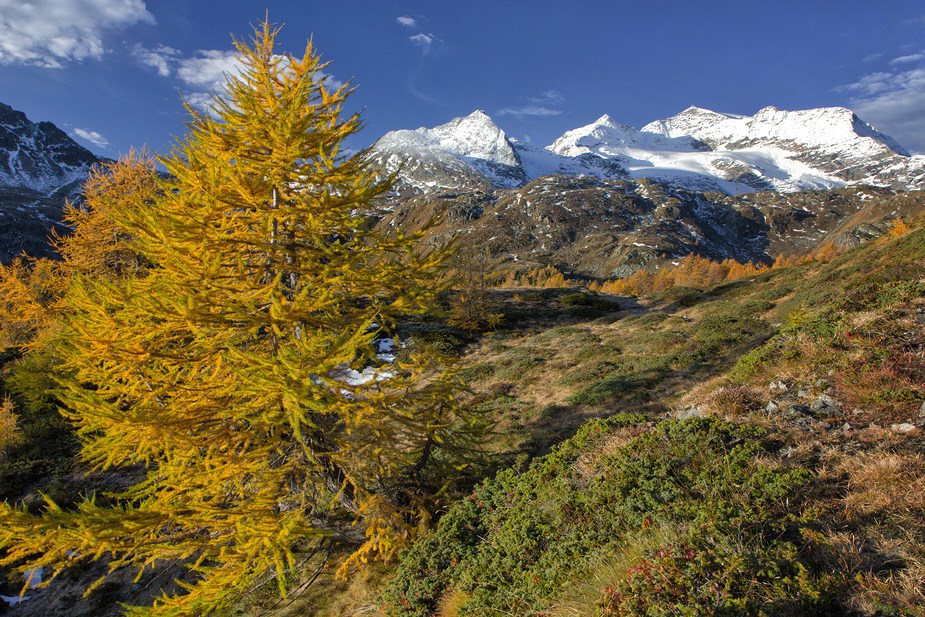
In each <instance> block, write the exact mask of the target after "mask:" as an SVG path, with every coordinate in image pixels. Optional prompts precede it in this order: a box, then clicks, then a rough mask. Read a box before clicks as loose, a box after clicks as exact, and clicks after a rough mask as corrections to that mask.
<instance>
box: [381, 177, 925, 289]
mask: <svg viewBox="0 0 925 617" xmlns="http://www.w3.org/2000/svg"><path fill="white" fill-rule="evenodd" d="M388 207H389V210H390V211H389V212H388V213H387V214H386V215H385V216H384V217H383V218H382V219H381V220H380V221H379V223H378V224H379V225H380V226H381V228H382V229H388V228H399V229H403V230H405V231H417V230H419V229H422V228H423V226H424V223H425V222H426V221H427V220H428V219H429V218H430V217H432V216H434V215H437V214H441V215H442V220H441V222H440V223H439V224H438V225H436V226H434V227H432V228H430V229H428V230H427V232H426V236H425V241H434V242H438V243H439V242H445V241H447V240H449V239H451V238H463V239H465V240H464V242H465V244H466V245H467V246H469V245H471V246H477V247H479V248H480V250H485V251H487V252H488V254H489V255H490V256H491V257H492V259H493V260H494V261H495V262H496V264H498V265H503V266H504V267H515V268H520V267H537V266H542V265H546V264H553V265H556V266H558V267H560V268H562V269H564V270H566V271H568V272H571V273H574V274H581V275H586V276H594V277H625V276H629V275H630V274H633V272H636V271H637V270H640V269H645V270H648V271H651V272H654V271H656V270H658V269H660V268H662V267H665V266H669V265H671V264H672V263H674V262H677V261H678V260H679V259H680V258H682V257H684V256H685V255H688V254H692V253H693V254H697V255H700V256H703V257H708V258H710V259H712V260H714V261H722V260H724V259H727V258H728V259H734V260H736V261H739V262H754V263H770V262H771V261H773V259H774V258H775V257H776V256H777V255H781V254H783V255H795V254H805V253H807V252H809V251H812V250H813V249H816V248H818V247H820V246H822V245H824V244H826V243H829V242H833V243H835V244H836V245H837V246H839V247H841V248H846V247H850V246H853V244H855V243H856V242H859V241H861V240H863V239H869V238H872V237H876V236H879V235H882V234H883V233H885V232H886V231H887V229H888V227H889V221H891V220H893V218H895V217H896V216H897V215H899V216H915V215H917V214H918V213H921V212H922V211H923V210H925V192H923V191H894V190H892V189H887V188H882V187H880V188H873V187H864V186H852V187H846V188H841V189H834V190H822V191H800V192H797V193H777V192H774V191H763V192H760V193H752V194H749V195H742V196H739V197H732V196H729V195H726V194H723V193H718V192H697V191H690V190H686V189H682V188H678V187H674V186H671V185H668V184H664V183H659V182H653V181H650V180H647V179H644V178H643V179H640V180H636V181H628V180H610V181H605V180H600V179H598V178H592V177H579V178H576V177H572V176H561V175H557V176H544V177H542V178H539V179H537V180H534V181H532V182H530V183H528V184H527V185H525V186H523V187H521V188H518V189H508V190H481V191H470V192H459V191H454V192H446V193H441V194H437V195H433V194H430V195H416V196H414V197H411V198H405V199H397V198H396V199H394V200H393V201H392V202H391V203H390V204H389V206H388Z"/></svg>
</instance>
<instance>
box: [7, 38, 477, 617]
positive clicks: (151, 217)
mask: <svg viewBox="0 0 925 617" xmlns="http://www.w3.org/2000/svg"><path fill="white" fill-rule="evenodd" d="M275 36H276V30H274V29H272V28H270V27H269V26H268V25H267V24H264V25H263V26H262V27H261V28H259V29H257V30H256V31H255V37H254V39H253V41H252V43H251V44H250V45H248V44H244V43H240V42H237V43H236V44H237V48H238V60H239V63H240V65H241V67H242V72H241V74H240V75H238V76H235V77H230V78H229V83H228V85H227V88H226V92H227V94H226V95H224V96H223V97H222V98H216V99H214V100H213V101H212V105H213V108H214V114H208V115H202V114H198V113H196V112H195V111H193V110H192V109H188V111H189V113H190V114H191V116H192V117H191V120H190V122H189V124H188V127H189V130H190V135H189V136H188V137H187V138H186V139H185V140H183V141H179V142H178V143H177V144H176V146H175V147H174V149H173V150H172V152H171V153H170V155H169V156H166V157H163V158H161V159H160V161H161V163H162V164H163V165H164V167H165V168H166V169H167V170H168V172H169V173H170V177H169V178H157V177H155V176H154V174H153V173H152V171H153V168H152V166H151V165H150V161H149V159H148V158H147V157H145V156H143V155H141V156H138V155H130V156H129V157H127V158H126V159H124V160H122V161H120V162H119V163H117V164H116V165H115V166H112V167H111V168H110V169H109V170H108V173H107V174H106V175H105V176H94V179H93V180H91V183H90V186H89V203H90V205H91V206H93V207H91V208H90V209H88V210H87V212H86V213H78V212H77V211H76V210H72V211H71V212H72V215H73V218H74V222H75V223H76V227H78V230H77V233H76V234H75V235H74V236H73V237H72V239H70V240H66V239H65V240H62V241H63V242H64V243H65V248H64V250H63V251H62V252H64V253H65V265H64V267H63V270H64V277H63V278H64V280H66V283H67V284H66V285H65V286H64V287H63V288H56V290H55V293H54V294H53V295H56V297H57V299H56V300H55V303H54V309H55V310H54V315H53V317H54V328H49V329H48V331H49V332H50V333H51V336H53V337H54V338H53V342H54V349H55V350H56V353H57V354H58V359H59V364H58V365H57V367H58V372H57V373H56V375H55V377H56V379H57V381H58V383H59V386H60V388H59V392H60V394H59V397H60V399H61V401H62V403H63V405H64V409H65V410H66V411H65V412H64V413H65V415H66V416H67V417H68V418H69V419H71V420H72V421H73V422H74V423H75V425H76V426H77V430H78V434H79V435H80V437H81V439H82V444H83V451H82V456H83V458H84V459H85V460H86V461H88V462H89V463H91V464H92V465H94V466H95V467H96V468H99V469H107V468H113V467H119V466H121V465H125V464H136V465H142V466H143V467H144V468H145V469H146V470H147V478H146V479H145V480H144V481H143V482H141V483H140V484H138V485H137V486H134V487H132V488H130V489H128V490H127V491H125V492H124V493H123V494H121V495H118V496H116V497H117V499H118V500H119V503H120V504H123V505H120V506H118V507H114V508H113V507H104V506H102V505H99V504H97V503H95V502H94V501H92V500H91V501H85V502H83V503H81V504H80V505H79V507H78V509H77V510H76V511H69V512H63V511H62V510H60V509H59V508H58V507H57V506H56V505H54V504H53V503H51V502H49V503H48V505H47V508H46V511H45V512H44V513H43V514H42V515H41V516H34V515H32V514H30V513H28V512H26V511H25V510H24V509H22V508H16V507H13V506H10V505H9V504H6V503H0V519H2V520H3V521H4V525H3V526H2V528H0V549H2V550H0V554H2V555H3V556H2V558H0V565H4V564H6V565H10V564H17V567H21V568H29V567H36V566H46V567H48V568H49V570H54V571H60V566H62V565H65V564H73V563H75V562H77V561H80V560H82V559H91V558H95V557H99V556H101V555H103V554H106V555H108V556H109V557H110V558H111V561H110V567H111V568H112V569H117V568H121V567H137V566H141V565H145V564H150V563H152V562H153V561H155V560H159V559H170V560H180V561H183V562H185V563H187V564H188V565H189V566H190V567H192V568H193V569H194V570H195V571H196V572H197V574H198V578H197V579H196V582H195V583H194V584H192V585H191V586H189V587H188V588H187V589H185V590H184V592H183V593H182V594H180V595H175V596H171V597H163V598H160V599H158V600H157V602H156V603H155V606H154V607H153V608H150V609H133V611H132V614H157V615H177V616H180V615H184V616H185V615H190V616H192V615H202V614H209V613H212V612H215V611H218V610H220V609H223V608H225V607H227V606H229V605H230V603H232V602H233V601H234V600H235V599H236V598H237V597H239V596H240V595H241V594H243V593H244V592H245V591H246V590H247V589H248V588H249V587H250V586H251V585H252V584H253V581H254V579H255V578H256V577H258V576H260V577H262V576H266V575H268V574H273V575H275V577H276V581H277V583H278V585H279V590H280V592H281V593H282V594H284V595H285V594H286V593H287V592H288V589H287V587H286V580H287V576H285V575H286V573H287V571H289V570H291V569H292V568H294V567H295V562H294V558H293V554H292V548H293V546H294V545H295V544H296V543H300V544H302V545H303V546H305V545H311V544H314V545H316V546H318V547H320V545H321V543H327V542H334V541H336V540H337V538H338V531H337V530H339V529H343V528H344V521H345V520H350V519H351V518H352V519H353V520H354V521H355V522H356V523H357V524H358V525H359V526H360V528H361V529H363V530H364V531H365V532H366V535H367V542H366V543H365V544H364V545H363V546H361V547H360V548H359V550H358V551H357V552H356V555H355V558H354V559H352V560H351V561H350V563H351V564H352V563H358V562H359V563H362V562H364V561H366V560H368V559H371V558H374V557H382V558H387V557H389V556H390V555H392V554H394V553H395V551H396V550H398V549H399V548H401V547H402V546H403V545H404V544H405V543H407V542H408V541H409V539H410V538H412V537H413V536H414V535H415V533H416V532H417V531H418V530H419V529H420V528H422V527H423V526H424V525H425V524H426V522H427V520H428V519H427V515H426V513H427V512H428V511H430V510H431V509H432V508H435V507H438V506H439V505H440V503H441V500H442V499H443V496H442V495H443V493H444V489H445V484H446V483H449V482H452V481H453V479H454V477H456V475H458V474H459V473H460V471H459V470H460V468H461V467H462V466H463V464H464V461H465V459H464V458H463V457H464V456H465V455H466V454H467V453H471V452H472V451H474V449H475V448H476V447H477V446H478V439H479V437H480V435H481V434H482V432H483V429H482V427H481V426H480V425H479V424H478V423H477V422H476V421H475V420H473V419H472V418H471V417H469V416H466V415H465V414H464V413H463V412H462V411H460V409H459V407H458V405H457V403H456V401H455V398H454V392H455V390H456V389H457V388H458V387H459V381H458V379H457V378H456V376H455V374H454V373H453V372H451V371H448V370H443V371H442V372H441V370H440V368H439V366H437V365H436V364H435V361H434V359H433V358H429V357H426V356H423V355H416V356H411V357H408V358H405V359H404V360H403V361H402V362H401V363H396V365H395V366H393V367H387V368H385V369H381V370H380V371H379V372H378V373H377V374H375V375H374V376H372V377H371V378H370V379H368V380H363V379H357V378H356V375H357V374H359V371H362V370H363V369H365V368H371V367H370V365H371V364H374V362H375V360H374V354H375V350H374V346H373V341H374V340H375V339H376V338H380V337H384V336H388V332H389V330H388V329H389V328H391V327H392V326H393V325H394V323H395V320H396V319H397V318H398V317H399V316H400V315H403V314H408V313H415V312H421V311H424V310H426V309H427V308H428V307H430V306H431V305H432V303H433V301H434V298H435V294H436V293H437V292H439V291H440V290H441V285H440V284H439V277H440V274H441V267H442V266H441V263H442V261H443V260H444V259H445V252H444V251H443V250H436V251H423V250H421V248H420V247H419V245H418V243H417V240H418V239H419V238H418V236H410V237H409V236H402V235H399V234H390V235H389V236H388V237H383V236H381V235H378V234H377V233H375V232H373V231H370V227H371V226H370V225H368V224H367V220H366V216H367V214H366V213H368V212H370V211H371V208H370V204H372V203H374V202H375V200H376V199H377V198H379V197H380V196H381V195H382V194H383V193H384V192H385V191H387V190H388V189H389V186H388V183H377V182H376V181H375V179H374V172H373V170H371V169H369V168H368V163H367V162H366V160H365V159H364V158H363V155H362V153H360V154H356V155H352V156H345V155H343V154H342V150H341V144H342V141H343V139H344V138H345V137H347V136H349V135H350V134H352V133H354V132H355V131H356V130H358V128H359V127H360V120H359V118H358V117H357V116H356V115H354V116H350V117H346V118H344V117H342V115H341V108H342V105H343V103H344V101H345V99H346V97H347V95H348V93H349V90H348V88H347V87H346V86H343V87H340V88H338V89H336V90H332V89H330V88H329V87H328V86H327V85H326V82H325V81H323V80H322V79H321V76H322V69H323V68H324V66H325V65H324V64H322V63H321V62H320V60H319V58H318V57H317V56H316V55H315V54H314V52H313V49H312V45H311V43H309V44H308V46H307V48H306V51H305V54H304V55H303V56H302V57H301V58H297V57H292V56H280V55H277V54H275V53H274V38H275ZM82 225H84V226H83V227H82ZM94 243H97V245H98V246H97V249H96V252H93V251H94V247H93V245H94ZM4 276H6V280H9V281H10V285H11V286H12V287H16V286H17V285H18V286H20V287H22V288H23V290H22V292H21V293H23V294H27V293H34V292H33V291H32V290H31V289H29V288H28V285H27V284H26V282H27V277H26V276H25V275H24V274H23V273H22V272H20V271H19V270H15V271H14V270H10V271H9V272H5V273H4ZM353 371H356V373H354V372H353Z"/></svg>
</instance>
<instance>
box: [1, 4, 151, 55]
mask: <svg viewBox="0 0 925 617" xmlns="http://www.w3.org/2000/svg"><path fill="white" fill-rule="evenodd" d="M138 22H146V23H151V24H153V23H154V16H152V15H151V13H149V12H148V10H147V9H146V8H145V3H144V1H143V0H30V1H26V0H0V64H31V65H36V66H45V67H51V68H60V67H62V66H63V64H64V63H65V62H68V61H70V60H86V59H88V58H90V59H99V58H100V57H101V56H102V55H103V51H104V49H103V40H102V36H103V33H104V32H105V31H107V30H113V29H116V28H121V27H126V26H130V25H132V24H135V23H138Z"/></svg>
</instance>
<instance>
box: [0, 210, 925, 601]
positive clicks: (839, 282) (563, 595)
mask: <svg viewBox="0 0 925 617" xmlns="http://www.w3.org/2000/svg"><path fill="white" fill-rule="evenodd" d="M896 236H897V237H892V236H887V237H885V238H881V239H879V240H874V241H869V242H865V243H863V244H859V245H857V246H855V247H854V248H852V249H850V250H848V251H847V252H845V253H843V254H842V255H840V256H838V257H836V258H834V259H832V260H831V261H827V262H808V263H805V264H803V265H800V266H796V267H791V268H783V269H774V270H770V271H767V272H765V273H763V274H761V275H758V276H756V277H752V278H749V279H741V280H738V281H733V282H729V283H724V284H722V285H719V286H716V287H712V288H707V289H694V288H673V289H669V290H668V291H666V292H664V293H662V294H659V295H656V296H652V297H641V298H628V297H615V296H594V295H593V294H588V293H586V292H582V291H580V290H579V289H576V288H563V289H531V288H521V289H498V290H494V291H492V292H490V298H491V304H492V310H495V311H498V312H500V313H501V314H502V315H503V319H502V321H501V323H500V324H499V326H498V327H497V329H495V330H492V331H487V332H482V333H478V332H474V333H473V332H466V331H462V330H457V329H454V328H451V327H447V326H446V325H445V320H446V315H445V314H441V313H435V314H432V315H430V316H429V317H427V318H426V319H424V320H417V321H409V322H407V323H405V324H403V325H402V326H401V327H400V328H399V330H398V331H397V332H396V335H397V336H398V337H399V338H400V339H401V340H404V341H405V342H406V343H407V347H406V348H405V349H404V350H402V351H399V352H398V354H399V360H400V359H401V354H403V353H411V352H412V351H413V350H414V349H415V348H416V347H420V346H427V347H431V348H434V349H439V350H441V351H443V352H444V353H447V354H450V356H452V357H456V358H457V366H458V369H459V374H460V376H461V377H463V378H464V379H465V380H466V381H467V382H468V384H469V387H470V389H471V394H470V395H469V398H468V405H469V406H470V408H471V409H473V410H474V411H477V412H478V413H479V414H481V415H482V416H483V417H484V418H486V420H490V421H491V422H493V423H494V424H495V437H494V439H493V440H492V442H491V444H490V446H489V451H488V457H487V459H486V466H485V467H484V469H483V471H482V474H484V476H485V477H486V479H485V480H484V481H483V482H481V483H479V484H476V485H473V484H469V485H459V486H457V487H455V491H456V492H457V494H459V495H460V501H459V502H458V503H457V504H456V505H454V506H453V507H452V508H451V509H449V510H448V511H447V513H446V514H445V515H444V516H443V518H442V519H441V521H440V523H439V524H438V525H437V526H436V527H435V529H434V530H433V531H432V532H431V534H430V535H428V536H425V538H424V539H422V540H421V541H419V543H418V544H416V545H415V546H414V547H412V549H411V550H410V551H408V552H407V553H405V554H404V556H403V557H402V558H401V560H400V561H399V562H398V563H397V564H391V565H387V566H380V567H377V568H376V569H374V570H370V571H366V572H365V573H362V575H360V574H361V573H356V575H352V576H351V578H350V579H349V580H348V581H347V582H344V581H337V580H334V579H333V569H323V570H321V572H320V578H319V579H318V580H317V581H316V582H315V584H314V585H313V586H312V587H311V588H310V589H309V591H308V592H307V593H306V594H305V595H304V596H302V597H301V598H300V599H298V600H296V601H295V603H293V604H292V605H290V606H288V608H285V610H284V611H283V612H282V613H279V614H285V615H350V614H354V615H359V614H389V615H421V616H423V615H429V614H432V612H434V611H436V612H434V613H433V614H440V615H444V614H459V615H463V614H485V613H486V612H487V613H489V614H491V613H492V612H495V611H503V612H505V613H507V614H518V615H530V614H553V615H574V614H583V615H584V614H588V615H593V614H599V615H641V614H646V611H669V612H672V611H685V610H687V611H693V614H715V613H714V612H712V611H713V610H714V609H715V607H717V606H719V607H720V609H721V610H719V613H720V614H758V611H764V612H765V614H780V615H794V614H799V615H810V614H819V615H821V614H852V615H882V614H897V615H922V614H923V613H922V611H921V606H923V605H925V590H923V589H922V586H921V581H922V580H925V571H923V570H922V564H923V563H925V536H923V535H922V529H925V484H923V483H925V459H923V458H922V454H921V452H922V448H923V447H925V439H923V431H922V427H923V426H925V412H923V411H922V409H923V407H925V406H923V402H925V385H923V384H925V352H923V350H925V347H923V344H925V338H923V334H922V333H923V332H925V316H923V315H925V272H923V269H922V265H921V264H922V263H925V261H923V260H925V229H922V228H921V227H918V228H916V229H914V230H913V231H912V232H902V231H900V232H897V234H896ZM450 301H451V298H447V302H450ZM449 308H450V304H447V305H446V306H445V309H449ZM42 362H43V361H42V360H41V359H40V358H31V359H28V361H27V359H23V360H20V361H10V360H7V362H6V365H5V367H4V382H5V386H4V387H5V389H6V390H7V391H12V392H13V393H15V394H16V396H17V398H18V400H19V402H20V404H21V405H22V407H23V409H24V410H25V415H24V417H23V425H22V428H23V434H24V436H25V440H24V442H22V443H21V444H20V445H18V446H16V447H14V448H13V449H12V450H10V451H9V458H8V460H7V461H5V462H3V463H0V474H2V478H0V479H2V481H0V486H2V487H4V494H3V497H5V498H13V499H22V500H24V501H25V503H26V504H31V505H30V506H29V507H37V505H38V504H39V503H40V497H39V491H43V492H46V493H50V494H51V495H52V496H53V497H54V498H55V499H56V501H58V503H62V504H65V505H66V504H68V503H74V501H75V500H76V499H77V497H78V496H79V495H81V494H84V493H86V492H87V491H89V490H97V491H101V490H109V489H108V487H111V486H113V483H114V482H122V481H123V480H120V479H119V478H118V477H113V476H111V475H110V476H100V475H91V476H88V477H82V476H81V471H82V465H81V464H80V463H79V462H78V461H77V460H76V459H73V458H72V457H73V456H74V444H73V439H72V438H71V437H69V436H68V435H69V430H68V427H67V424H66V423H63V421H62V420H61V419H60V417H57V415H56V413H55V412H54V411H53V410H52V409H50V408H49V407H48V403H49V402H50V401H47V400H42V399H38V400H35V399H33V400H31V401H30V400H29V399H28V393H29V392H30V387H34V386H29V385H28V384H29V383H30V382H33V383H34V380H36V379H39V380H41V374H42V372H43V371H44V370H45V369H44V368H43V366H42ZM24 397H25V398H24ZM476 480H477V478H472V481H476ZM473 486H474V488H473ZM343 550H344V551H346V552H349V545H347V546H344V547H343ZM337 554H338V553H337V552H335V554H334V557H336V556H337ZM306 557H311V556H310V555H306ZM316 559H317V558H316ZM315 563H316V562H313V561H311V560H309V562H308V563H307V564H306V565H304V566H303V570H300V572H304V573H303V574H299V573H293V576H295V577H296V578H297V579H298V577H300V576H304V577H309V576H311V573H312V572H313V571H314V568H315V565H313V564H315ZM165 565H166V566H167V568H168V569H167V570H166V571H155V572H152V573H150V574H149V575H147V576H146V578H145V579H144V580H145V581H146V583H145V585H147V584H148V583H149V582H150V584H152V585H155V586H157V585H160V584H162V582H163V580H164V579H163V578H162V577H163V576H165V573H166V572H171V568H175V567H176V566H175V565H174V566H171V565H170V564H165ZM316 565H317V564H316ZM178 573H179V572H178V571H176V570H175V569H174V570H173V574H171V575H175V574H178ZM316 574H317V573H316ZM306 580H307V579H306ZM158 581H161V582H158ZM88 582H89V578H87V574H86V573H84V574H83V575H80V574H78V573H73V574H71V575H69V576H68V577H67V578H66V579H65V580H64V581H63V582H62V583H61V584H62V585H65V586H64V587H63V589H61V591H59V592H58V593H56V592H54V591H53V590H50V591H48V592H42V591H38V590H35V591H34V593H33V594H32V595H33V596H34V598H33V599H31V600H30V601H29V602H25V603H23V604H21V605H18V606H17V607H16V608H14V609H11V610H10V614H11V615H47V614H50V612H51V613H53V612H54V611H55V610H59V609H55V608H54V607H55V606H59V607H60V606H62V605H61V604H60V603H61V602H62V601H65V602H67V601H66V600H62V596H61V593H65V595H67V594H70V595H69V596H67V597H70V598H71V601H70V604H66V605H67V606H69V607H71V608H70V609H69V610H70V612H69V613H68V614H70V615H102V614H115V613H114V612H113V610H115V607H114V604H113V602H114V601H115V600H117V599H118V600H119V601H126V600H129V601H133V602H137V601H143V600H144V597H145V596H144V595H141V596H140V595H139V592H137V591H133V587H132V586H131V585H127V584H125V583H121V582H119V581H117V580H113V581H112V582H111V584H107V586H106V587H105V590H103V591H100V592H97V593H95V594H91V595H90V597H89V601H82V602H80V603H77V602H76V597H77V596H76V595H75V594H78V592H79V591H80V590H81V588H82V587H81V586H82V585H86V584H87V583H88ZM144 589H145V591H144V594H148V593H149V592H150V591H151V588H150V587H147V586H146V587H144ZM696 590H699V591H696ZM2 591H3V594H4V595H15V593H16V592H17V591H16V588H15V584H14V583H12V582H10V581H8V582H7V583H6V584H5V587H4V588H3V590H2ZM695 591H696V593H695ZM78 595H79V594H78ZM264 597H265V596H264V595H263V592H262V591H261V592H254V593H253V594H251V595H250V596H249V599H248V600H247V602H246V606H249V607H251V608H246V607H242V611H243V612H244V613H245V614H254V613H253V612H252V610H253V608H254V607H255V606H257V607H262V608H261V609H260V610H263V609H265V608H268V607H269V606H271V605H272V604H273V600H272V598H271V597H270V596H266V599H265V600H264V599H261V598H264ZM265 602H266V603H265ZM277 609H279V606H277ZM452 611H455V612H452ZM258 612H259V611H258Z"/></svg>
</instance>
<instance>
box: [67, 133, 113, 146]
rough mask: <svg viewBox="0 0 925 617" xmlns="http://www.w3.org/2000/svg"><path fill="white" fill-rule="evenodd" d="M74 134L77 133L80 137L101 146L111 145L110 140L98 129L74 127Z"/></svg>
mask: <svg viewBox="0 0 925 617" xmlns="http://www.w3.org/2000/svg"><path fill="white" fill-rule="evenodd" d="M74 135H77V137H80V138H81V139H83V140H85V141H89V142H90V143H91V144H93V145H94V146H97V147H99V148H105V147H106V146H108V145H109V140H108V139H106V138H105V137H103V136H102V135H100V134H99V133H97V132H96V131H90V130H88V129H74Z"/></svg>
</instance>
